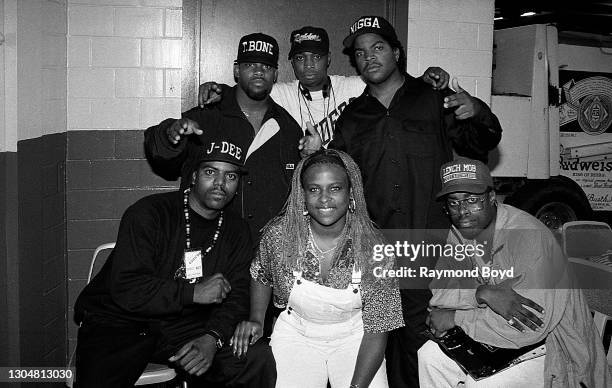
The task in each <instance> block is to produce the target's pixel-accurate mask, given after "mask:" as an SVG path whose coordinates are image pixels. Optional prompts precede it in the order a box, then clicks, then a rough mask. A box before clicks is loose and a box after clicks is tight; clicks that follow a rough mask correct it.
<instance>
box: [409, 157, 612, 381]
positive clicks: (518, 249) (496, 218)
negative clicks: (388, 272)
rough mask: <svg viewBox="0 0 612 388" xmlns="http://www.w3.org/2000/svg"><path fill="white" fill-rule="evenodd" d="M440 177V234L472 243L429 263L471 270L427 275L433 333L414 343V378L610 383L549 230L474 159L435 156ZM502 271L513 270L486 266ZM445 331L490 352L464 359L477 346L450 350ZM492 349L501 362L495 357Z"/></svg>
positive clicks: (579, 293) (583, 305) (597, 340)
mask: <svg viewBox="0 0 612 388" xmlns="http://www.w3.org/2000/svg"><path fill="white" fill-rule="evenodd" d="M440 176H441V178H442V190H441V191H440V192H439V193H438V195H437V198H438V199H439V200H441V201H442V203H443V207H444V209H445V211H446V213H447V215H448V216H449V218H450V220H451V223H452V227H451V229H450V231H449V234H448V239H447V242H448V243H449V244H454V245H464V246H467V245H468V244H471V245H472V246H476V245H478V246H480V247H481V249H480V250H474V251H473V252H474V254H472V255H471V256H468V257H467V258H461V260H460V259H459V258H457V257H448V258H446V257H440V258H439V260H438V262H437V264H436V269H459V270H466V269H469V270H472V271H473V272H475V273H476V274H477V275H478V276H474V277H472V276H465V277H463V278H448V279H440V280H438V279H436V280H434V281H432V283H431V285H430V287H431V288H432V294H433V297H432V298H431V301H430V303H429V305H430V309H431V312H430V315H429V317H428V319H427V322H428V325H429V327H430V330H431V333H432V334H433V336H434V337H432V338H433V339H435V342H434V341H432V340H430V341H428V342H426V343H425V344H424V345H423V346H422V347H421V348H420V349H419V351H418V360H419V380H420V382H421V386H423V387H456V386H458V384H460V383H463V384H464V386H465V387H466V388H474V387H505V388H511V387H516V388H519V387H533V388H535V387H590V388H591V387H598V388H604V387H610V384H612V380H611V378H610V373H609V371H608V367H607V365H606V364H607V363H606V359H605V354H604V352H603V346H602V341H601V339H600V338H599V336H598V334H597V331H596V329H595V325H594V323H593V319H592V318H591V314H590V312H589V309H588V307H587V304H586V299H585V298H584V296H583V294H582V291H581V290H580V289H577V288H576V287H575V285H574V283H573V279H572V277H571V274H570V273H568V270H567V260H566V259H565V257H564V256H563V253H562V251H561V247H560V246H559V244H558V242H557V240H556V239H555V237H554V236H553V234H552V232H551V231H550V230H549V229H548V228H546V226H545V225H544V224H542V223H541V222H540V221H538V220H537V219H536V218H535V217H533V216H531V215H529V214H527V213H525V212H523V211H522V210H519V209H517V208H514V207H512V206H509V205H505V204H501V203H498V202H497V200H496V197H495V191H493V180H492V178H491V174H490V172H489V169H488V168H487V166H485V165H484V164H483V163H481V162H479V161H477V160H471V159H466V158H459V159H457V160H455V161H453V162H450V163H447V164H445V165H443V166H442V168H441V171H440ZM478 251H479V252H478ZM476 252H478V253H476ZM485 269H494V270H496V271H493V270H491V271H488V270H485ZM508 270H512V271H510V273H512V272H513V273H514V277H513V278H510V279H502V278H501V277H497V278H495V277H493V276H489V275H486V274H490V273H498V274H502V273H509V272H508ZM472 271H467V272H470V273H471V272H472ZM460 273H461V272H460ZM464 273H465V272H464ZM465 335H467V336H469V338H471V339H472V340H474V341H476V344H474V343H473V341H471V340H466V339H465ZM449 337H453V338H464V339H463V340H461V342H462V343H464V344H468V345H467V346H474V347H473V348H472V349H476V348H486V349H489V353H488V354H490V356H485V357H481V359H480V360H478V362H473V361H470V362H467V361H466V358H468V359H469V358H470V357H471V356H470V355H474V354H476V352H473V351H467V352H465V353H461V352H458V351H457V349H458V347H457V346H455V345H456V344H453V346H452V349H451V346H447V345H448V344H449V343H450V342H449V341H447V340H448V339H449ZM436 342H439V343H440V345H439V344H438V343H436ZM478 343H480V344H478ZM482 344H484V345H485V346H481V345H482ZM442 349H445V352H443V351H442ZM466 349H467V347H466ZM509 350H512V351H509ZM445 353H447V354H448V355H447V354H445ZM485 354H487V353H485ZM500 354H505V355H506V358H508V360H507V362H506V361H504V362H503V363H500V362H499V361H500V357H501V356H500ZM508 355H509V357H507V356H508ZM449 356H450V357H449ZM466 356H467V357H466ZM459 364H461V365H463V367H464V369H462V368H460V367H459ZM465 371H467V372H468V373H466V372H465Z"/></svg>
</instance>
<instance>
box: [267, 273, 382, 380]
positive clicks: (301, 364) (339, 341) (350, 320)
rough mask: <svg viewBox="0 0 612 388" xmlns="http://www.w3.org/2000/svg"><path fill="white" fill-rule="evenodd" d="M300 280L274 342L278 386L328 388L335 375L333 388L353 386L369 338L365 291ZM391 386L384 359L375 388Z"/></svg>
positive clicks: (276, 326) (275, 328)
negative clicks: (364, 311) (364, 341)
mask: <svg viewBox="0 0 612 388" xmlns="http://www.w3.org/2000/svg"><path fill="white" fill-rule="evenodd" d="M299 280H300V281H299V283H298V281H297V280H296V283H294V285H293V289H292V291H291V294H290V295H289V302H288V304H287V306H288V307H287V310H285V311H283V312H282V313H281V314H280V316H279V317H278V319H277V321H276V324H275V326H274V331H273V333H272V339H271V341H270V346H271V347H272V353H273V354H274V359H275V360H276V370H277V379H276V387H277V388H305V387H307V388H325V387H326V386H327V381H328V379H329V382H330V384H331V386H332V388H347V387H348V386H349V385H350V383H351V379H352V377H353V372H354V371H355V363H356V361H357V354H358V352H359V346H360V345H361V339H362V337H363V321H362V317H361V295H360V293H359V292H354V290H355V289H354V288H352V287H351V286H349V288H348V289H344V290H338V289H333V288H329V287H324V286H321V285H318V284H315V283H313V282H309V281H306V280H304V279H301V278H300V279H299ZM356 290H357V291H358V289H356ZM388 386H389V385H388V383H387V373H386V369H385V362H384V360H383V362H382V364H381V367H380V368H379V370H378V372H376V375H375V376H374V379H373V380H372V383H371V384H370V387H371V388H388Z"/></svg>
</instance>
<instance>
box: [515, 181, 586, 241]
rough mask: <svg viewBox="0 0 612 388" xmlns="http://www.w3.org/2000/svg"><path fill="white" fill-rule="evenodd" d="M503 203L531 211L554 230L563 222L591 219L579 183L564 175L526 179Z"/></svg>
mask: <svg viewBox="0 0 612 388" xmlns="http://www.w3.org/2000/svg"><path fill="white" fill-rule="evenodd" d="M505 202H506V203H507V204H509V205H512V206H515V207H518V208H519V209H523V210H525V211H526V212H528V213H530V214H532V215H533V216H535V217H536V218H537V219H539V220H540V221H542V223H544V225H546V226H547V227H548V228H549V229H551V230H553V231H556V232H560V230H561V227H562V226H563V224H564V223H566V222H568V221H577V220H586V219H590V218H591V216H592V213H593V211H592V209H591V205H590V204H589V201H588V199H587V198H586V195H585V194H584V192H583V191H582V189H581V188H580V186H578V185H577V184H576V183H575V182H573V181H571V180H569V179H567V178H564V177H554V178H551V179H549V180H542V181H539V180H538V181H536V180H534V181H529V182H528V183H527V184H526V185H525V186H523V187H521V188H520V189H519V190H518V191H517V192H516V193H514V194H513V195H512V196H511V197H509V198H507V200H506V201H505Z"/></svg>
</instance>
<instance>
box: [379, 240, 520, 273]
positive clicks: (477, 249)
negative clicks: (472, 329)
mask: <svg viewBox="0 0 612 388" xmlns="http://www.w3.org/2000/svg"><path fill="white" fill-rule="evenodd" d="M486 244H487V243H486V242H484V244H480V243H474V244H450V243H446V244H441V243H426V242H425V241H421V242H420V243H417V244H413V243H410V242H408V241H396V242H395V244H377V245H374V247H373V252H372V259H373V260H374V261H375V262H383V260H385V259H393V258H395V259H397V260H400V261H401V260H409V261H410V262H414V261H415V260H416V259H417V258H427V257H429V258H434V257H437V258H438V260H445V259H450V258H452V259H454V260H456V261H457V262H462V261H464V260H465V259H469V260H471V262H470V263H469V264H467V263H466V265H463V266H462V267H463V268H460V269H459V268H457V269H432V268H431V267H428V266H417V267H408V266H399V267H396V268H386V267H384V266H382V265H381V266H374V268H373V273H374V276H376V277H377V278H430V279H441V278H476V279H482V278H496V279H497V280H500V281H503V280H505V279H509V278H513V277H514V267H512V268H509V269H500V268H493V267H492V266H488V265H482V263H478V261H479V258H482V257H483V256H484V255H485V252H486V249H485V248H486ZM466 267H469V268H466Z"/></svg>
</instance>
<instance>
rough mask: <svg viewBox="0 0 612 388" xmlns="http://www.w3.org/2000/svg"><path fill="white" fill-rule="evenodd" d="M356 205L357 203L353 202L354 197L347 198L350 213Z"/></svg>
mask: <svg viewBox="0 0 612 388" xmlns="http://www.w3.org/2000/svg"><path fill="white" fill-rule="evenodd" d="M356 207H357V204H356V203H355V198H353V197H351V198H350V199H349V206H348V209H349V211H350V212H351V213H355V209H356Z"/></svg>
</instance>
